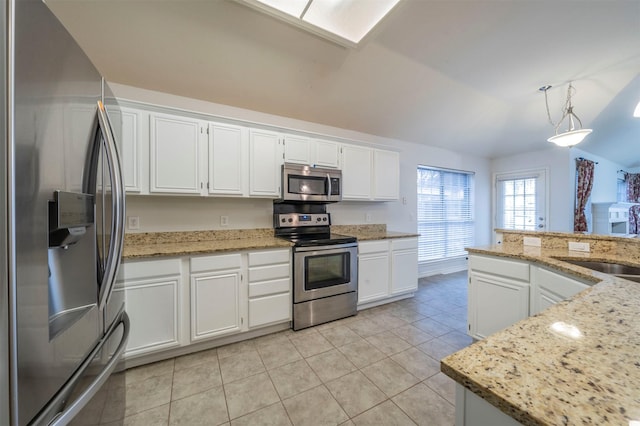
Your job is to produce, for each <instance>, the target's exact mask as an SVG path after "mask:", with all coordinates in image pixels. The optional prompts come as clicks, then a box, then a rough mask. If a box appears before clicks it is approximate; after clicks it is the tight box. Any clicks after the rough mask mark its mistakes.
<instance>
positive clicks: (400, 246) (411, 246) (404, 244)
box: [391, 238, 418, 250]
mask: <svg viewBox="0 0 640 426" xmlns="http://www.w3.org/2000/svg"><path fill="white" fill-rule="evenodd" d="M417 249H418V239H417V238H398V239H393V240H391V250H417Z"/></svg>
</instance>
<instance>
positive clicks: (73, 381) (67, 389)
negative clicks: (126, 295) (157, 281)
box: [33, 310, 130, 426]
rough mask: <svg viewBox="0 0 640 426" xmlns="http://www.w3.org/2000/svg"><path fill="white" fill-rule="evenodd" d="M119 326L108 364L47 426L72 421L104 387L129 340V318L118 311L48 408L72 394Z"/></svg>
mask: <svg viewBox="0 0 640 426" xmlns="http://www.w3.org/2000/svg"><path fill="white" fill-rule="evenodd" d="M120 325H122V327H123V330H122V339H121V340H120V343H119V344H118V347H117V348H116V350H115V352H114V354H113V356H112V357H111V359H110V360H109V362H107V364H106V365H105V366H104V368H103V369H102V371H100V373H98V375H96V377H95V379H94V380H93V382H91V384H90V385H89V386H87V388H86V389H85V391H84V392H83V393H82V394H81V395H80V396H78V397H77V398H76V399H75V400H74V401H73V402H71V403H70V404H69V405H67V407H66V408H65V410H64V411H62V412H61V413H59V414H58V415H57V416H56V417H55V418H54V419H53V420H51V422H50V423H49V426H64V425H66V424H68V423H69V422H70V421H71V419H73V418H74V417H75V416H76V415H77V414H78V413H79V412H80V410H82V408H83V407H84V406H85V405H86V404H87V403H88V402H89V400H90V399H91V398H93V396H94V395H95V394H96V392H98V390H100V388H101V387H102V385H104V383H105V382H106V381H107V379H108V378H109V376H110V375H111V373H112V372H113V370H114V369H115V368H116V365H117V363H118V361H119V360H120V357H121V356H122V354H123V353H124V350H125V348H126V346H127V340H128V339H129V329H130V328H129V316H128V315H127V313H126V312H125V311H124V310H122V311H120V313H119V315H118V317H117V318H116V320H115V321H114V322H113V323H112V324H111V326H110V327H109V329H108V330H107V332H106V333H105V335H104V336H103V337H102V339H100V341H99V342H98V344H97V345H96V347H95V348H94V349H93V350H92V351H91V353H90V354H89V355H88V356H87V358H85V360H84V361H83V362H82V364H80V367H78V369H77V370H76V372H75V373H73V375H72V376H71V378H70V379H69V381H68V382H67V383H66V384H65V385H64V387H63V388H62V389H60V391H59V392H58V394H57V396H56V397H55V398H54V399H53V400H51V402H49V404H48V406H52V405H57V404H59V403H60V402H61V400H63V399H64V398H66V397H67V395H68V394H69V393H71V392H72V390H73V388H74V387H75V386H76V385H77V383H78V382H79V381H80V379H82V377H83V375H84V372H85V370H86V369H87V368H88V367H89V366H90V365H91V362H92V361H93V360H94V358H95V357H96V356H98V355H99V354H100V351H101V350H103V349H106V347H105V344H106V343H107V342H108V341H109V338H110V337H111V336H112V335H113V334H114V333H115V331H116V329H117V328H118V326H120ZM42 412H43V413H47V412H48V410H47V409H46V407H45V409H44V410H43V411H42ZM43 415H45V414H43ZM42 420H43V419H42V418H37V419H35V421H34V422H33V424H41V423H42Z"/></svg>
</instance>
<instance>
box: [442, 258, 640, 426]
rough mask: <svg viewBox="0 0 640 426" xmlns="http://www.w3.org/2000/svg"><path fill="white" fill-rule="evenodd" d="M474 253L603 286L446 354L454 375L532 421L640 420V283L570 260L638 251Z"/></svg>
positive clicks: (508, 410) (489, 399) (503, 407)
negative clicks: (517, 261)
mask: <svg viewBox="0 0 640 426" xmlns="http://www.w3.org/2000/svg"><path fill="white" fill-rule="evenodd" d="M469 252H470V253H478V254H484V255H494V256H501V257H510V258H515V259H521V260H527V261H530V262H536V263H539V264H542V265H546V266H551V267H553V268H556V269H559V270H561V271H564V272H566V273H570V274H573V275H576V276H579V277H581V278H585V279H588V280H590V281H593V282H594V283H595V284H594V285H593V286H592V287H590V288H588V289H587V290H585V291H582V292H581V293H579V294H577V295H576V296H574V297H573V298H571V299H569V300H566V301H563V302H560V303H558V304H556V305H553V306H551V307H550V308H548V309H546V310H544V311H543V312H541V313H540V314H538V315H535V316H533V317H529V318H527V319H524V320H522V321H519V322H517V323H515V324H513V325H512V326H510V327H508V328H506V329H504V330H502V331H499V332H497V333H495V334H493V335H491V336H489V337H487V338H486V339H484V340H481V341H478V342H476V343H474V344H473V345H471V346H469V347H467V348H465V349H463V350H462V351H459V352H456V353H454V354H452V355H450V356H448V357H446V358H444V359H443V360H442V362H441V370H442V371H443V372H444V373H445V374H446V375H448V376H449V377H451V378H453V379H454V380H455V381H456V382H458V383H459V384H461V385H462V386H464V387H465V388H466V389H468V390H470V391H471V392H473V393H475V394H476V395H478V396H480V397H481V398H483V399H484V400H486V401H487V402H489V403H490V404H492V405H493V406H495V407H497V408H498V409H499V410H501V411H502V412H504V413H506V414H508V415H509V416H511V417H513V418H514V419H516V420H517V421H518V422H520V423H522V424H525V425H561V424H598V425H605V424H611V425H630V424H633V423H630V422H631V421H634V420H635V421H640V385H638V383H640V356H639V355H638V354H639V353H640V322H639V321H638V318H639V317H640V284H638V283H636V282H632V281H629V280H625V279H622V278H616V277H613V276H610V275H607V274H603V273H599V272H595V271H591V270H589V269H586V268H582V267H579V266H574V265H571V264H569V263H566V262H563V261H562V259H575V258H579V259H580V260H598V261H609V262H620V263H626V264H630V265H637V263H636V262H631V261H629V258H633V256H626V257H625V256H621V255H619V254H616V253H614V252H610V253H601V254H591V253H574V252H569V251H568V250H566V249H564V250H563V249H558V248H555V249H554V248H549V249H545V248H542V249H541V248H539V247H523V246H511V247H505V246H487V247H480V248H473V249H469Z"/></svg>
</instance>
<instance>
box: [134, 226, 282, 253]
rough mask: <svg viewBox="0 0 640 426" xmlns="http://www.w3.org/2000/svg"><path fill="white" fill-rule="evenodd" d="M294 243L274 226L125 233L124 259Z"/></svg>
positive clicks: (249, 248)
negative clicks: (279, 235) (275, 229)
mask: <svg viewBox="0 0 640 426" xmlns="http://www.w3.org/2000/svg"><path fill="white" fill-rule="evenodd" d="M291 246H292V244H291V243H290V242H289V241H286V240H283V239H280V238H276V237H274V236H273V229H271V228H263V229H232V230H225V231H192V232H153V233H140V234H126V235H125V245H124V251H123V254H122V258H123V259H124V260H128V259H136V258H144V257H159V256H188V255H194V254H207V253H215V252H227V251H239V250H252V249H270V248H279V247H291Z"/></svg>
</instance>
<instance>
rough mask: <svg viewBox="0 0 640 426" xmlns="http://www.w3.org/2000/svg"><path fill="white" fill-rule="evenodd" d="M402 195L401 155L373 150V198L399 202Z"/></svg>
mask: <svg viewBox="0 0 640 426" xmlns="http://www.w3.org/2000/svg"><path fill="white" fill-rule="evenodd" d="M399 194H400V154H398V153H397V152H393V151H383V150H380V149H375V150H373V198H374V199H375V200H397V199H398V198H399V196H400V195H399Z"/></svg>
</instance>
